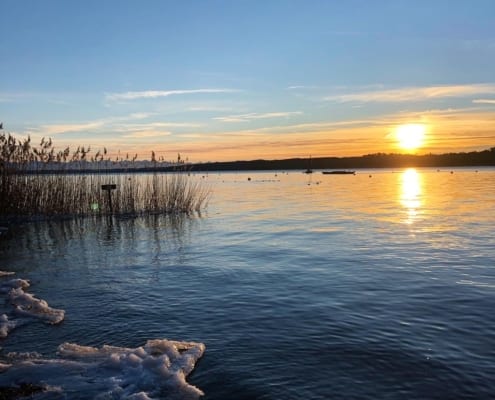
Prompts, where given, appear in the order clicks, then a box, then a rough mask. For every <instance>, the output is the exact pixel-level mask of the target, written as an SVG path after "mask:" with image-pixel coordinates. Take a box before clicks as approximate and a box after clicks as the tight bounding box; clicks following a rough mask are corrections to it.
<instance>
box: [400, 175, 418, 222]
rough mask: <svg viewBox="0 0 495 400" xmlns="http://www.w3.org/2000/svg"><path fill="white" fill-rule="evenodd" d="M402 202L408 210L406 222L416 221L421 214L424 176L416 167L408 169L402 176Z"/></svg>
mask: <svg viewBox="0 0 495 400" xmlns="http://www.w3.org/2000/svg"><path fill="white" fill-rule="evenodd" d="M399 200H400V203H401V204H402V205H403V207H404V208H405V210H406V212H407V218H406V219H405V221H404V222H405V223H406V224H412V223H414V222H415V221H416V220H417V219H418V217H419V214H420V211H421V206H422V204H423V199H422V178H421V174H420V173H418V172H417V171H416V170H415V169H414V168H409V169H406V170H405V171H404V172H403V173H402V176H401V192H400V199H399Z"/></svg>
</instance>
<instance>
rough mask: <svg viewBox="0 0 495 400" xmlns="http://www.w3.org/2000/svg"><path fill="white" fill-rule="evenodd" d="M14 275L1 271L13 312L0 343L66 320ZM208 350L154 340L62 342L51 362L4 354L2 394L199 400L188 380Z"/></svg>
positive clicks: (2, 324) (3, 318) (0, 319)
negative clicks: (38, 325) (24, 329)
mask: <svg viewBox="0 0 495 400" xmlns="http://www.w3.org/2000/svg"><path fill="white" fill-rule="evenodd" d="M11 275H13V273H10V272H5V271H0V279H6V278H10V279H8V280H6V281H4V282H0V294H4V295H5V296H6V301H7V302H8V303H9V304H10V305H11V307H12V311H11V312H9V313H8V314H7V313H4V314H1V315H0V339H5V338H6V337H7V336H8V335H9V334H11V332H12V331H13V330H14V329H15V328H16V327H17V326H20V325H21V324H24V323H30V322H32V321H35V320H36V319H38V320H41V321H43V322H45V323H47V324H59V323H60V322H62V321H63V320H64V317H65V311H64V310H61V309H55V308H52V307H50V306H49V305H48V303H47V302H46V301H45V300H42V299H37V298H36V297H34V295H32V294H30V293H27V292H26V290H27V289H28V288H29V287H30V283H29V281H27V280H24V279H16V278H14V279H12V278H11ZM204 351H205V345H204V344H202V343H196V342H180V341H171V340H167V339H154V340H148V341H147V342H146V344H145V345H143V346H139V347H136V348H126V347H116V346H109V345H103V346H102V347H90V346H81V345H78V344H74V343H63V344H61V345H60V346H59V347H58V351H57V356H56V358H51V359H48V358H45V357H43V356H42V355H41V354H38V353H8V354H1V353H0V394H1V393H2V391H6V392H9V393H11V392H12V391H13V392H14V393H16V391H17V392H18V393H23V391H25V390H28V391H29V390H31V392H29V395H30V396H31V397H30V398H33V399H49V398H53V396H54V395H56V394H58V395H56V396H60V397H61V398H65V396H67V395H69V396H70V394H71V393H72V394H73V395H74V394H77V397H78V398H88V399H93V398H96V399H107V398H112V399H134V400H146V399H161V398H164V397H166V398H167V399H177V400H179V399H181V400H182V399H184V400H186V399H197V398H199V397H200V396H202V395H203V392H202V391H201V390H200V389H198V388H197V387H195V386H193V385H190V384H189V383H187V381H186V377H187V376H188V375H189V374H190V373H191V372H192V371H193V370H194V367H195V365H196V363H197V361H198V360H199V359H200V358H201V357H202V355H203V353H204ZM86 396H87V397H86Z"/></svg>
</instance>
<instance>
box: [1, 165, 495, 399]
mask: <svg viewBox="0 0 495 400" xmlns="http://www.w3.org/2000/svg"><path fill="white" fill-rule="evenodd" d="M451 172H452V173H451ZM192 178H193V179H199V180H202V181H204V182H205V184H208V185H210V186H211V189H212V198H211V199H210V202H209V206H208V208H207V210H206V211H205V212H203V213H202V215H200V216H194V217H184V216H168V217H165V216H149V217H143V218H129V219H121V218H118V217H114V218H109V219H108V218H107V219H91V218H88V219H85V220H81V221H65V222H51V223H37V224H27V225H22V226H19V227H17V228H15V230H14V235H13V237H12V238H10V239H6V240H3V241H1V242H0V256H1V260H2V261H1V263H2V265H0V269H3V270H8V271H14V272H15V273H16V276H17V277H19V278H24V279H29V280H30V281H31V287H30V290H31V291H32V292H33V293H35V294H36V296H37V297H39V298H42V299H45V300H46V301H47V302H48V303H49V304H50V305H51V306H53V307H56V308H59V309H63V310H65V320H64V321H63V322H62V323H61V324H59V325H53V326H52V325H46V324H42V323H39V322H33V323H26V324H24V325H22V326H20V327H18V328H16V329H15V330H13V331H12V332H11V333H10V334H9V336H8V337H7V338H6V339H4V340H3V342H2V347H3V350H2V353H3V354H7V353H8V352H37V353H39V354H40V355H42V356H43V357H44V358H46V359H50V358H56V357H57V354H56V352H57V347H58V346H59V345H60V344H61V343H64V342H71V343H77V344H79V345H84V346H96V347H100V346H102V345H104V344H110V345H113V346H122V347H128V348H136V347H138V346H142V345H144V343H146V341H147V340H149V339H163V338H168V339H172V340H180V341H194V342H201V343H204V344H205V346H206V351H205V353H204V356H203V358H202V359H201V360H200V361H199V363H198V364H197V366H196V369H195V370H194V372H193V373H192V374H191V375H190V376H189V378H188V381H189V382H190V383H191V384H193V385H195V386H197V387H198V388H200V389H201V390H202V391H203V392H204V393H205V396H204V399H216V400H218V399H332V398H335V399H340V398H345V399H377V398H379V399H401V400H402V399H404V398H407V399H451V398H456V399H458V398H463V399H469V398H471V399H489V398H492V397H493V393H495V383H494V381H493V376H494V375H495V346H494V344H495V320H493V318H492V317H491V316H492V314H493V306H494V305H495V269H494V268H495V235H494V234H495V228H494V227H495V213H494V210H495V170H493V169H479V171H476V170H475V169H469V168H468V169H455V170H453V171H450V170H445V171H437V170H430V169H424V170H423V169H416V170H412V169H411V170H397V171H391V170H373V171H358V173H357V174H356V175H355V176H353V175H322V174H320V173H318V172H315V173H314V174H312V175H304V174H302V173H300V172H289V173H286V172H242V173H222V174H212V173H210V174H207V175H206V174H205V175H201V174H198V175H195V176H193V177H192ZM248 178H250V179H248ZM0 377H1V375H0ZM70 385H71V381H69V380H67V386H70ZM68 391H70V388H69V389H67V391H66V392H68ZM93 395H94V393H86V394H85V393H78V396H79V397H78V398H81V399H83V398H93ZM59 396H62V397H61V398H63V396H64V394H59ZM65 396H66V394H65ZM73 396H74V393H72V395H71V396H69V397H67V398H74V397H73ZM155 398H156V397H155ZM159 398H160V397H159ZM162 398H168V397H167V395H166V394H163V396H162Z"/></svg>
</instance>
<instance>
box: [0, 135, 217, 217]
mask: <svg viewBox="0 0 495 400" xmlns="http://www.w3.org/2000/svg"><path fill="white" fill-rule="evenodd" d="M106 155H107V151H106V149H104V150H103V152H101V151H98V152H97V153H96V154H95V155H94V156H91V149H90V148H84V147H78V148H77V149H76V150H75V151H71V150H70V148H66V149H64V150H61V151H58V152H56V151H55V148H54V146H53V143H52V141H51V139H48V140H45V139H42V140H41V143H40V144H39V146H35V145H32V143H31V139H30V138H29V137H28V138H27V139H23V140H20V139H17V138H15V137H14V136H12V135H10V134H4V133H3V134H1V135H0V219H2V220H11V219H38V218H52V217H73V216H87V215H105V214H121V215H122V214H129V215H139V214H151V213H177V212H180V213H191V212H194V211H200V210H201V208H202V207H204V206H205V205H206V202H207V200H208V197H209V194H210V193H209V190H208V189H207V188H205V187H204V185H203V184H202V183H201V182H200V181H196V180H195V179H194V178H193V177H190V176H189V174H187V173H184V172H183V170H184V168H183V166H182V167H181V168H180V169H178V170H177V171H176V172H172V173H167V174H164V173H158V172H155V173H152V174H146V175H144V174H135V173H132V170H133V168H132V166H133V164H134V163H137V162H136V158H137V157H134V158H133V159H129V157H126V159H121V160H119V159H118V158H117V159H116V160H115V161H112V160H111V159H110V158H105V157H106ZM179 161H180V160H179ZM118 162H121V163H122V162H125V166H126V169H125V171H127V172H124V173H118V174H116V173H112V172H111V171H114V170H113V169H112V170H111V171H108V170H107V168H108V165H112V164H113V165H114V164H116V163H118ZM152 162H153V163H156V160H155V157H154V154H152ZM88 165H90V166H91V170H90V171H89V172H88ZM181 171H182V172H181ZM47 172H48V173H47ZM104 185H115V186H113V187H114V188H115V190H102V186H104Z"/></svg>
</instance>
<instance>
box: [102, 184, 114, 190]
mask: <svg viewBox="0 0 495 400" xmlns="http://www.w3.org/2000/svg"><path fill="white" fill-rule="evenodd" d="M114 189H117V185H116V184H110V185H101V190H114Z"/></svg>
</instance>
